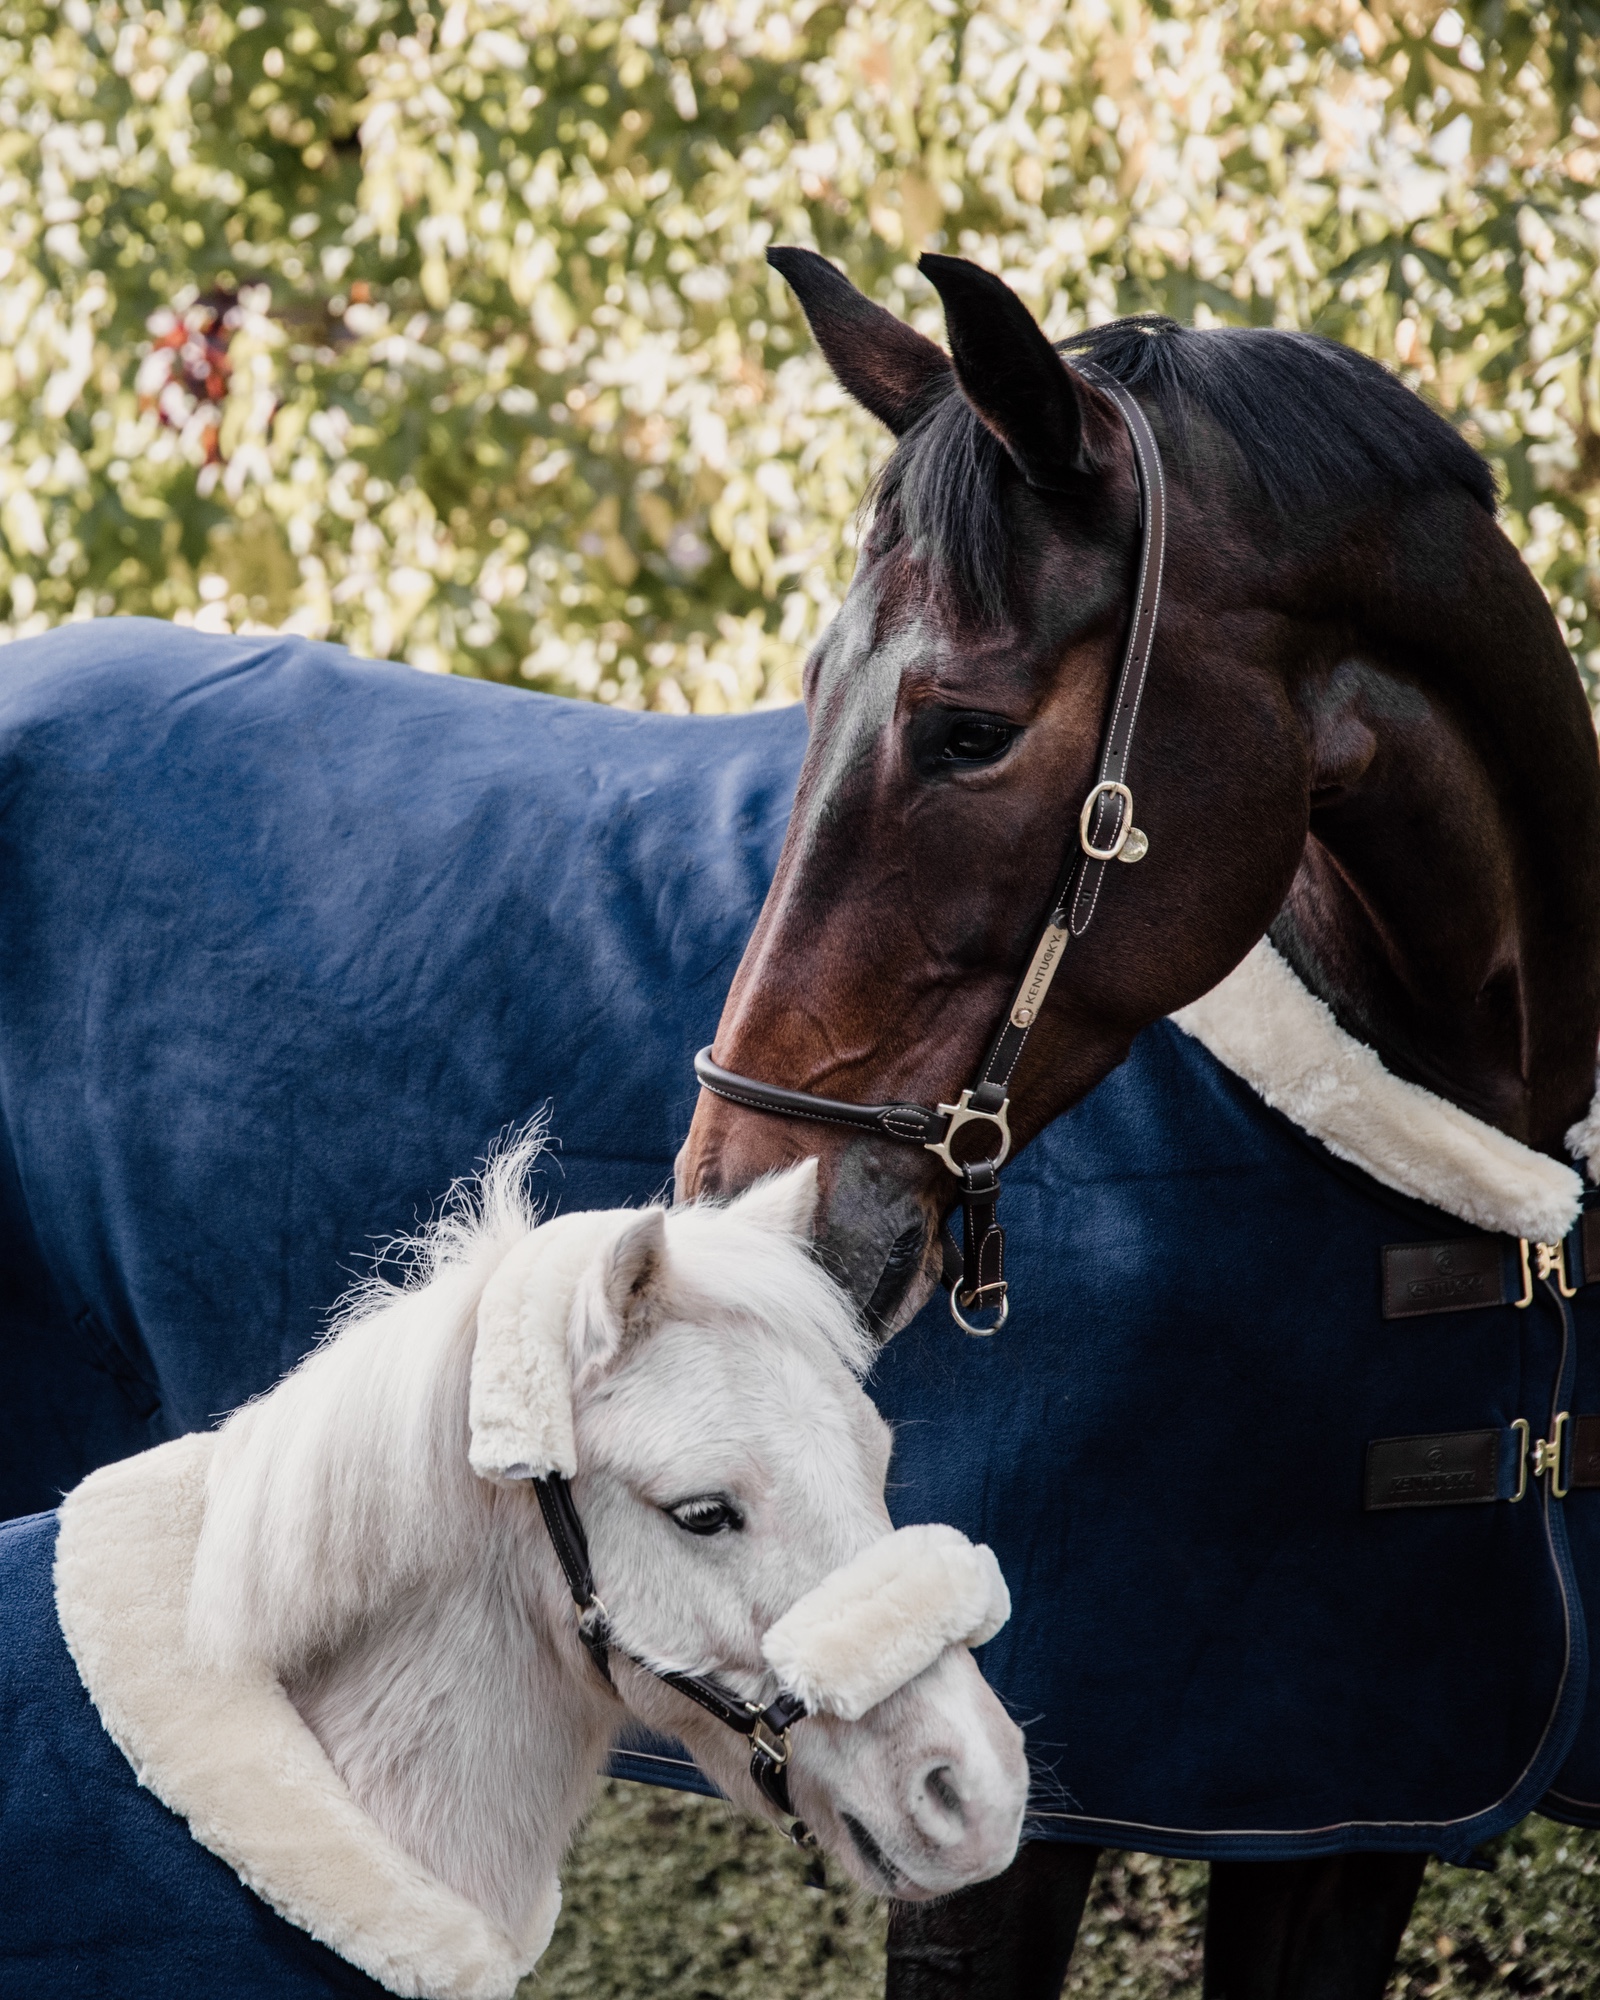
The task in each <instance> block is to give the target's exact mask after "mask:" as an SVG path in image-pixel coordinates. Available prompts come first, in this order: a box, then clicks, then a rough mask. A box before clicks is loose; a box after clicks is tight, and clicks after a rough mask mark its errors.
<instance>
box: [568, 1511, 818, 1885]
mask: <svg viewBox="0 0 1600 2000" xmlns="http://www.w3.org/2000/svg"><path fill="white" fill-rule="evenodd" d="M532 1484H533V1490H534V1492H535V1493H536V1494H537V1495H538V1497H539V1512H540V1513H541V1514H542V1515H543V1516H544V1524H545V1528H546V1530H547V1531H548V1533H549V1536H550V1544H551V1547H552V1548H553V1549H554V1550H555V1552H556V1561H557V1562H558V1563H559V1564H560V1565H561V1573H562V1575H563V1576H564V1577H565V1578H566V1581H567V1589H568V1590H569V1591H571V1593H572V1602H573V1607H574V1609H575V1610H576V1611H577V1614H578V1637H579V1638H580V1639H582V1641H583V1643H584V1645H585V1646H586V1647H587V1648H588V1649H589V1657H590V1659H592V1660H593V1661H594V1663H595V1666H596V1667H597V1668H598V1669H599V1671H600V1674H601V1676H602V1678H603V1679H604V1681H605V1683H606V1685H607V1686H608V1687H611V1686H614V1685H615V1683H614V1682H613V1681H612V1678H611V1657H610V1656H611V1654H612V1652H613V1651H615V1652H619V1653H621V1654H622V1656H623V1658H624V1659H626V1660H632V1662H633V1664H634V1665H635V1666H636V1667H640V1668H642V1669H643V1671H644V1672H645V1673H647V1674H650V1675H651V1676H653V1678H654V1679H656V1680H658V1681H661V1682H663V1683H664V1684H665V1685H666V1686H667V1687H670V1688H676V1689H677V1691H678V1693H679V1694H682V1695H687V1696H688V1698H689V1699H690V1701H693V1702H698V1703H699V1705H700V1707H701V1708H703V1709H704V1710H705V1711H706V1713H707V1714H708V1715H714V1716H715V1717H716V1719H717V1720H718V1722H721V1723H724V1724H725V1725H726V1726H727V1727H728V1728H729V1729H734V1730H737V1731H738V1733H739V1734H740V1735H741V1736H743V1737H745V1738H747V1739H748V1741H749V1744H750V1776H751V1778H752V1779H753V1780H754V1781H755V1784H756V1787H757V1789H758V1790H759V1791H760V1792H761V1794H762V1796H763V1797H764V1798H765V1799H767V1800H768V1801H769V1802H770V1803H771V1804H772V1805H774V1806H776V1807H777V1809H778V1811H779V1812H781V1813H782V1814H783V1815H784V1817H785V1818H786V1819H790V1820H793V1821H794V1824H793V1826H792V1827H791V1828H790V1829H789V1837H790V1838H791V1839H792V1840H793V1841H794V1842H795V1843H796V1845H797V1846H801V1847H814V1846H815V1845H816V1841H815V1838H814V1836H813V1835H812V1833H811V1830H810V1829H809V1828H808V1827H807V1826H806V1825H805V1824H804V1822H803V1821H801V1820H799V1819H796V1818H795V1811H794V1804H793V1802H792V1800H791V1799H790V1797H789V1731H790V1729H791V1728H792V1727H793V1725H794V1724H795V1723H797V1722H798V1721H799V1720H800V1719H801V1717H802V1716H804V1715H805V1714H806V1713H807V1709H806V1704H805V1703H804V1702H803V1701H802V1700H801V1699H800V1697H799V1696H798V1695H794V1694H780V1695H779V1696H778V1698H777V1699H776V1700H775V1701H771V1702H768V1703H767V1705H766V1706H765V1707H764V1708H763V1707H761V1706H760V1705H759V1704H758V1703H756V1702H751V1701H744V1700H742V1699H741V1698H740V1697H739V1696H738V1695H736V1694H735V1693H734V1692H733V1691H732V1689H731V1688H726V1687H724V1686H723V1685H722V1683H721V1682H720V1681H717V1680H714V1679H713V1678H712V1677H711V1676H710V1675H709V1674H680V1673H674V1672H672V1671H671V1670H670V1669H663V1668H660V1667H653V1666H651V1664H650V1663H649V1661H648V1660H641V1659H640V1658H639V1656H638V1654H637V1653H630V1652H628V1651H627V1649H626V1648H625V1647H622V1646H619V1645H618V1644H617V1642H616V1640H615V1639H614V1638H613V1637H612V1635H611V1631H610V1626H609V1622H608V1619H607V1614H606V1608H605V1606H604V1605H603V1604H602V1603H601V1602H600V1599H599V1598H598V1597H597V1596H596V1594H595V1587H594V1569H593V1566H592V1565H591V1563H590V1561H589V1538H588V1536H587V1535H586V1534H585V1533H584V1531H583V1522H582V1520H581V1519H580V1518H579V1514H578V1508H577V1503H576V1502H575V1501H574V1499H573V1497H572V1488H571V1486H570V1485H569V1484H568V1482H567V1480H566V1479H565V1478H564V1477H563V1476H562V1474H561V1473H559V1472H551V1473H547V1474H546V1475H545V1477H544V1478H542V1479H535V1480H534V1481H533V1482H532Z"/></svg>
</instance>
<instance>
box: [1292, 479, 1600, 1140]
mask: <svg viewBox="0 0 1600 2000" xmlns="http://www.w3.org/2000/svg"><path fill="white" fill-rule="evenodd" d="M1341 558H1342V560H1341V562H1340V568H1341V569H1342V570H1343V572H1344V574H1343V577H1342V579H1341V583H1342V588H1341V589H1340V591H1339V595H1340V596H1341V597H1342V598H1343V599H1344V601H1345V602H1346V603H1350V604H1353V605H1355V606H1356V607H1358V621H1357V622H1355V623H1354V624H1353V625H1352V626H1350V627H1347V628H1346V629H1345V630H1344V631H1343V632H1340V633H1338V634H1337V635H1336V636H1334V637H1332V638H1330V640H1329V642H1328V644H1327V646H1326V648H1325V649H1324V650H1323V651H1322V653H1321V656H1320V657H1317V658H1314V659H1313V660H1312V661H1311V662H1310V663H1309V664H1307V665H1306V666H1305V667H1304V668H1303V669H1302V671H1301V672H1300V674H1299V676H1298V678H1297V681H1296V684H1295V686H1294V690H1293V694H1294V699H1295V703H1296V707H1297V709H1298V712H1299V714H1300V717H1301V721H1302V724H1303V727H1304V728H1305V732H1306V736H1307V740H1308V744H1309V747H1310V750H1311V769H1312V796H1311V820H1310V834H1309V837H1308V839H1307V843H1306V848H1305V853H1304V856H1303V859H1302V861H1301V865H1300V868H1299V872H1298V873H1297V875H1296V877H1295V880H1294V883H1293V886H1292V887H1291V889H1290V892H1289V895H1288V898H1287V900H1286V902H1285V904H1284V907H1283V910H1282V912H1281V914H1280V916H1279V918H1278V920H1277V922H1276V923H1275V924H1274V926H1273V930H1272V937H1273V940H1274V942H1275V943H1276V944H1277V945H1278V947H1279V948H1280V950H1282V951H1283V952H1284V953H1285V955H1286V956H1287V957H1288V959H1289V960H1290V962H1291V964H1293V965H1294V967H1295V969H1296V970H1297V972H1298V973H1299V974H1300V976H1301V977H1302V978H1303V979H1304V980H1305V981H1306V983H1307V984H1308V985H1310V986H1311V987H1312V989H1313V990H1314V991H1316V992H1318V993H1320V994H1321V995H1322V997H1323V998H1324V999H1326V1000H1327V1001H1328V1002H1329V1004H1330V1005H1331V1007H1332V1008H1333V1010H1334V1013H1335V1014H1336V1015H1337V1016H1338V1017H1339V1018H1340V1020H1341V1021H1342V1023H1343V1025H1344V1026H1345V1027H1346V1028H1348V1029H1349V1030H1350V1031H1351V1032H1352V1033H1354V1034H1356V1035H1358V1036H1359V1037H1360V1038H1361V1039H1362V1040H1363V1041H1366V1042H1368V1043H1369V1044H1371V1045H1372V1046H1373V1047H1374V1048H1375V1049H1376V1050H1377V1051H1378V1053H1379V1054H1380V1055H1381V1056H1382V1057H1383V1059H1384V1061H1385V1062H1386V1063H1387V1064H1388V1066H1389V1067H1390V1068H1392V1069H1393V1070H1395V1071H1396V1072H1397V1073H1398V1074H1400V1075H1402V1076H1406V1077H1409V1078H1410V1079H1411V1080H1413V1081H1414V1082H1417V1083H1420V1084H1422V1085H1424V1086H1425V1087H1426V1088H1428V1089H1429V1090H1432V1091H1434V1092H1436V1093H1437V1094H1438V1095H1440V1096H1442V1097H1445V1098H1447V1099H1449V1100H1450V1101H1451V1102H1452V1103H1455V1104H1458V1105H1460V1106H1461V1107H1462V1108H1463V1109H1465V1110H1467V1111H1470V1112H1472V1113H1473V1114H1474V1115H1475V1116H1477V1117H1480V1118H1482V1119H1484V1120H1485V1121H1486V1122H1487V1123H1489V1124H1491V1125H1494V1126H1496V1127H1498V1128H1499V1129H1500V1130H1502V1131H1504V1132H1508V1133H1510V1134H1511V1135H1512V1136H1513V1137H1515V1138H1518V1139H1521V1140H1523V1141H1524V1142H1525V1143H1527V1144H1529V1145H1531V1146H1534V1147H1536V1148H1538V1149H1539V1150H1541V1151H1545V1152H1550V1153H1557V1154H1559V1153H1561V1152H1563V1150H1564V1149H1563V1144H1562V1140H1563V1135H1564V1134H1565V1132H1566V1130H1567V1128H1568V1126H1569V1125H1571V1124H1572V1123H1573V1122H1574V1121H1575V1120H1576V1119H1578V1118H1580V1117H1582V1116H1583V1114H1584V1113H1585V1111H1586V1110H1587V1109H1588V1106H1589V1102H1590V1099H1591V1097H1592V1095H1593V1092H1594V1082H1595V1053H1596V1037H1597V1032H1600V760H1597V757H1596V750H1595V737H1594V729H1593V726H1592V724H1591V721H1590V718H1589V714H1588V709H1587V706H1586V704H1585V702H1584V699H1583V695H1582V691H1581V688H1580V686H1579V683H1578V678H1577V675H1576V674H1575V673H1574V671H1573V667H1572V662H1571V659H1570V657H1569V655H1568V654H1567V652H1566V649H1565V647H1564V645H1563V644H1562V642H1561V638H1560V634H1559V631H1558V630H1557V629H1556V626H1555V621H1554V619H1553V618H1552V617H1551V614H1550V612H1549V609H1548V606H1547V605H1546V604H1545V602H1544V599H1543V597H1542V595H1541V594H1540V592H1539V591H1538V588H1537V586H1536V585H1535V584H1534V582H1533V580H1532V578H1531V577H1530V576H1529V575H1528V574H1527V572H1526V570H1525V569H1524V568H1523V566H1522V564H1521V562H1520V561H1519V560H1518V558H1517V557H1516V554H1515V552H1514V551H1513V550H1512V549H1511V547H1510V545H1509V543H1507V542H1506V541H1505V540H1504V539H1503V537H1502V536H1501V535H1500V534H1499V533H1498V531H1497V530H1496V529H1495V528H1494V527H1493V525H1492V523H1491V522H1490V521H1489V520H1488V517H1487V516H1486V515H1484V514H1483V513H1482V511H1481V510H1480V509H1478V508H1477V507H1476V506H1470V507H1463V506H1461V505H1456V506H1454V507H1448V506H1446V505H1444V504H1442V503H1441V504H1440V505H1439V506H1437V507H1435V508H1434V509H1433V510H1432V511H1431V515H1430V516H1429V518H1427V519H1425V520H1422V521H1414V522H1411V523H1408V532H1407V533H1406V534H1405V535H1390V536H1389V537H1387V538H1385V539H1383V540H1382V541H1380V542H1377V543H1375V542H1374V541H1373V540H1372V539H1369V538H1366V537H1359V538H1356V546H1355V548H1354V549H1353V550H1352V549H1350V548H1345V549H1343V550H1342V551H1341Z"/></svg>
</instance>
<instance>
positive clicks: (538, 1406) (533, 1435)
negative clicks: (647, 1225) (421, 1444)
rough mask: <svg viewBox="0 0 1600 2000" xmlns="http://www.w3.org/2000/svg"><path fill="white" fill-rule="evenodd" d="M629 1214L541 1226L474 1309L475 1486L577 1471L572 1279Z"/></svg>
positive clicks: (471, 1404)
mask: <svg viewBox="0 0 1600 2000" xmlns="http://www.w3.org/2000/svg"><path fill="white" fill-rule="evenodd" d="M637 1219H638V1218H637V1213H636V1212H625V1213H618V1212H617V1211H616V1210H599V1211H597V1212H589V1211H583V1212H581V1213H579V1214H575V1215H564V1216H561V1217H560V1218H559V1219H558V1220H557V1221H555V1222H546V1223H544V1224H542V1225H541V1227H539V1228H538V1229H535V1230H532V1231H530V1232H529V1234H528V1235H526V1236H525V1237H523V1239H522V1241H521V1242H520V1243H518V1244H517V1245H516V1247H515V1248H514V1249H512V1250H510V1251H508V1252H507V1254H506V1255H505V1257H504V1258H502V1260H501V1261H500V1263H499V1265H498V1266H497V1267H496V1269H495V1271H494V1274H493V1276H492V1277H491V1278H490V1279H489V1281H488V1283H487V1284H486V1285H485V1286H484V1288H483V1296H482V1297H481V1298H480V1299H479V1301H478V1337H477V1340H476V1342H475V1343H474V1345H473V1349H472V1386H471V1389H470V1391H469V1393H468V1406H467V1421H468V1424H469V1425H470V1428H471V1433H472V1442H471V1446H470V1450H469V1454H468V1455H469V1459H470V1463H471V1465H472V1469H473V1471H474V1472H475V1473H477V1475H478V1477H479V1478H480V1479H493V1480H497V1481H509V1480H517V1479H543V1478H545V1477H546V1476H547V1475H548V1474H549V1473H552V1472H559V1473H562V1474H563V1475H564V1476H565V1477H566V1478H568V1479H571V1478H572V1477H573V1475H574V1474H575V1473H576V1472H577V1470H578V1449H577V1446H576V1444H575V1443H574V1441H573V1435H572V1362H571V1357H570V1353H569V1349H568V1345H567V1321H568V1318H569V1317H570V1315H571V1312H572V1300H573V1294H574V1293H575V1291H576V1290H577V1286H578V1280H579V1278H580V1277H582V1275H583V1273H584V1272H585V1271H586V1270H587V1269H588V1267H589V1265H590V1264H592V1263H593V1262H594V1260H595V1258H596V1257H597V1256H598V1255H599V1253H600V1250H601V1248H602V1246H603V1245H604V1244H605V1243H607V1242H608V1241H609V1240H610V1239H611V1238H612V1237H614V1236H617V1235H619V1234H620V1233H621V1231H622V1230H623V1229H624V1228H626V1227H627V1226H628V1225H629V1224H631V1223H633V1222H635V1221H636V1220H637Z"/></svg>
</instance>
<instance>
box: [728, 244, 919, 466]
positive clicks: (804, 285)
mask: <svg viewBox="0 0 1600 2000" xmlns="http://www.w3.org/2000/svg"><path fill="white" fill-rule="evenodd" d="M767 262H768V263H769V264H770V265H771V266H772V268H773V269H774V270H775V271H777V272H778V273H779V274H780V275H781V276H782V277H783V278H784V279H785V280H786V282H787V283H788V285H789V288H790V290H791V291H792V292H793V293H794V295H795V297H796V298H797V299H798V300H799V301H800V304H801V308H802V309H803V311H804V313H805V316H806V318H807V320H808V321H809V322H810V326H811V331H812V333H813V334H814V335H815V336H816V341H817V345H818V347H820V348H821V349H822V352H823V354H824V355H825V356H826V358H827V362H828V366H829V367H830V368H831V369H832V370H833V372H834V374H835V375H837V376H838V378H839V380H840V382H841V383H842V384H843V385H844V387H845V388H846V389H847V390H849V392H850V394H851V395H852V396H854V397H855V399H856V401H857V402H858V403H859V404H860V405H861V406H862V408H863V409H865V410H868V411H870V412H871V414H872V415H873V416H875V417H876V418H877V419H878V422H879V423H880V424H885V425H887V426H888V428H889V429H890V430H891V431H893V432H894V434H895V436H896V437H900V436H902V435H903V434H904V433H905V432H906V431H908V430H909V429H910V428H911V426H912V425H913V424H914V423H915V422H916V420H917V418H918V417H920V416H921V415H922V413H923V411H924V410H925V409H927V408H928V406H929V404H930V403H934V402H936V401H937V400H938V399H939V398H940V397H941V396H943V395H945V394H947V393H948V391H949V388H950V357H949V356H948V355H947V354H946V353H945V352H944V350H943V349H942V348H939V347H935V346H934V344H933V342H932V341H931V340H924V338H923V337H922V335H921V334H920V333H918V332H917V330H916V329H915V328H914V327H909V326H907V325H906V324H905V322H904V320H898V319H896V318H895V316H894V314H893V313H892V312H885V311H884V309H883V307H882V306H875V305H874V304H873V303H872V301H871V299H869V298H866V297H865V296H864V295H863V294H862V293H860V292H858V291H857V290H856V288H855V286H854V285H852V284H851V282H850V280H849V279H848V278H846V277H844V276H843V275H842V274H841V273H840V272H838V271H836V270H835V269H834V268H833V266H832V265H831V264H830V263H829V262H828V260H827V258H826V257H819V256H818V255H817V253H816V251H815V250H796V249H789V248H782V247H780V248H778V249H774V250H769V251H768V252H767Z"/></svg>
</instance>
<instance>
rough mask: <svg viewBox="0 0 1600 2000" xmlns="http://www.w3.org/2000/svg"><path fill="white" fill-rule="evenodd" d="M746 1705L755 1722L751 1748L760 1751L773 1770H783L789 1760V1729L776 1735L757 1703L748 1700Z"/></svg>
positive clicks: (751, 1731) (752, 1730)
mask: <svg viewBox="0 0 1600 2000" xmlns="http://www.w3.org/2000/svg"><path fill="white" fill-rule="evenodd" d="M745 1707H746V1708H747V1709H749V1711H750V1713H751V1715H752V1716H753V1717H754V1722H753V1724H752V1726H751V1730H750V1748H751V1749H752V1750H754V1751H758V1752H759V1753H760V1754H761V1756H762V1757H764V1758H765V1759H766V1761H767V1763H769V1764H770V1765H771V1766H772V1768H773V1770H775V1771H781V1770H782V1769H783V1767H784V1765H785V1764H787V1763H788V1761H789V1732H788V1730H787V1729H786V1730H785V1731H784V1732H783V1734H782V1735H781V1736H774V1735H773V1733H772V1731H771V1730H770V1729H769V1728H768V1727H767V1725H766V1723H765V1722H763V1721H762V1719H761V1711H760V1710H759V1709H758V1708H757V1707H756V1705H755V1703H754V1702H752V1701H747V1702H746V1703H745Z"/></svg>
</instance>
